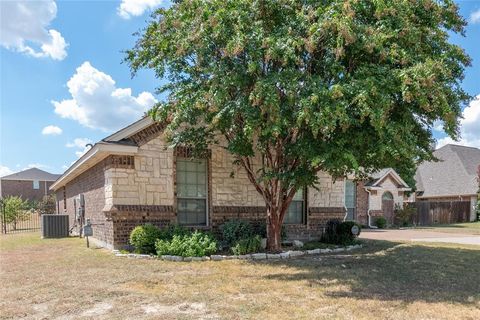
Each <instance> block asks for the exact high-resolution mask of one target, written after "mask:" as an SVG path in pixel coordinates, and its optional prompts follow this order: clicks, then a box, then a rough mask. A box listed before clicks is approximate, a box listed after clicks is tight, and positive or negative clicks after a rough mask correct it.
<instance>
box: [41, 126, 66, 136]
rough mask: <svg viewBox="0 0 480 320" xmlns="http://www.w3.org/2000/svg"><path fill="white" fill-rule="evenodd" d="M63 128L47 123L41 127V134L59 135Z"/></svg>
mask: <svg viewBox="0 0 480 320" xmlns="http://www.w3.org/2000/svg"><path fill="white" fill-rule="evenodd" d="M62 132H63V130H62V129H61V128H59V127H57V126H53V125H49V126H46V127H45V128H43V130H42V134H43V135H54V136H55V135H59V134H62Z"/></svg>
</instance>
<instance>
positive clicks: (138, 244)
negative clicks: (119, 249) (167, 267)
mask: <svg viewBox="0 0 480 320" xmlns="http://www.w3.org/2000/svg"><path fill="white" fill-rule="evenodd" d="M160 236H161V231H160V229H159V228H157V227H155V226H154V225H152V224H149V223H147V224H145V225H143V226H137V227H135V228H134V229H133V230H132V232H131V233H130V244H131V245H132V246H134V247H135V252H137V253H144V254H150V253H155V241H156V240H157V239H158V238H160Z"/></svg>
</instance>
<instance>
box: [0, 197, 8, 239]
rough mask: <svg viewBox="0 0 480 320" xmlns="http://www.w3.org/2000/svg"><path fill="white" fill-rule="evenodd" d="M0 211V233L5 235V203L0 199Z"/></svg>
mask: <svg viewBox="0 0 480 320" xmlns="http://www.w3.org/2000/svg"><path fill="white" fill-rule="evenodd" d="M0 211H1V215H2V216H1V218H0V219H1V220H2V233H3V234H7V223H6V216H5V202H4V201H3V199H0Z"/></svg>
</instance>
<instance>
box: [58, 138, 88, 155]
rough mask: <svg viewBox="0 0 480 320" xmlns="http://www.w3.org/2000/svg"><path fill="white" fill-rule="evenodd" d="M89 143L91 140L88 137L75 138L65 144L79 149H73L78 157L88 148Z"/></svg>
mask: <svg viewBox="0 0 480 320" xmlns="http://www.w3.org/2000/svg"><path fill="white" fill-rule="evenodd" d="M89 143H92V140H90V139H88V138H75V139H73V141H72V142H69V143H67V144H66V145H65V146H66V147H67V148H77V149H80V150H77V151H75V155H76V156H77V157H79V158H80V157H81V156H83V155H84V154H85V153H86V152H87V151H88V150H89V149H90V146H87V144H89Z"/></svg>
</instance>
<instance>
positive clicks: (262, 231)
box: [253, 221, 287, 240]
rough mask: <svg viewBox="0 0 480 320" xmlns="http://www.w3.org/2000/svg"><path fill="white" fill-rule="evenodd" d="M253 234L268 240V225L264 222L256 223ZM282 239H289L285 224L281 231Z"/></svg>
mask: <svg viewBox="0 0 480 320" xmlns="http://www.w3.org/2000/svg"><path fill="white" fill-rule="evenodd" d="M253 234H254V235H259V236H260V238H266V237H267V223H266V222H265V221H262V222H260V223H256V224H255V225H254V226H253ZM280 237H281V239H282V240H286V239H287V229H286V227H285V225H284V224H282V230H281V231H280Z"/></svg>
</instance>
